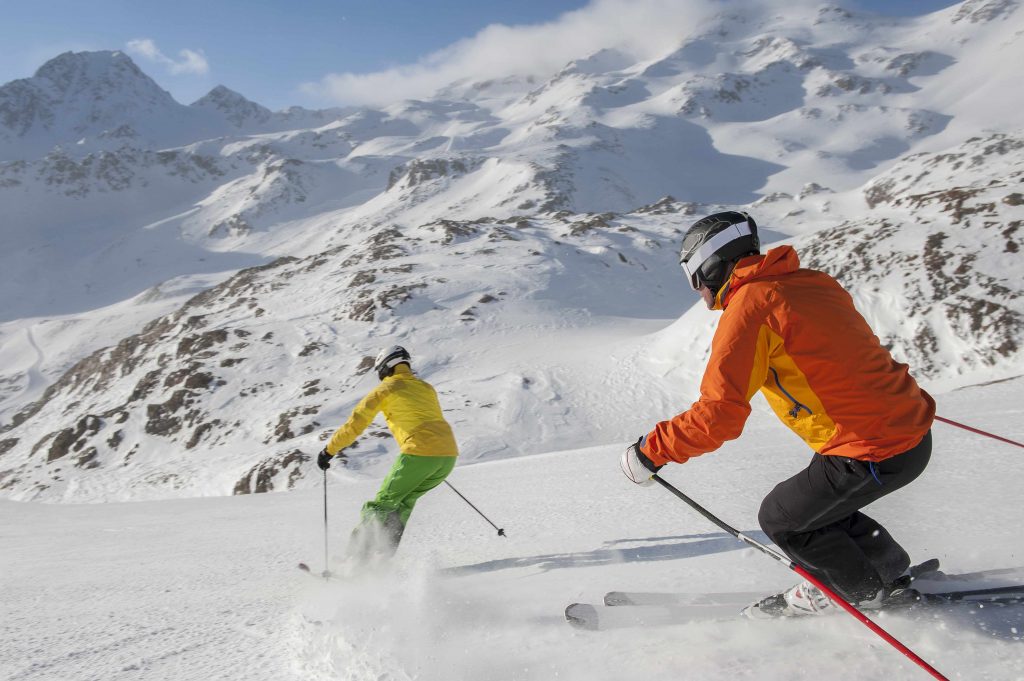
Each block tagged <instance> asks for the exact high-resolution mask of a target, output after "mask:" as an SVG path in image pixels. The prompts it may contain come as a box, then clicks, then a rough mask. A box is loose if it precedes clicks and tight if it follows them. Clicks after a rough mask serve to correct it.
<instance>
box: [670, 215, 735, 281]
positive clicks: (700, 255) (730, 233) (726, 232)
mask: <svg viewBox="0 0 1024 681" xmlns="http://www.w3.org/2000/svg"><path fill="white" fill-rule="evenodd" d="M753 233H754V230H753V229H751V227H750V222H749V221H747V222H738V223H735V224H732V225H729V226H728V227H726V228H725V229H723V230H722V231H721V232H719V233H718V234H715V235H714V236H713V237H711V238H710V239H708V240H707V241H705V242H703V243H701V242H700V241H697V242H696V243H694V244H692V245H690V246H689V247H688V245H687V243H686V240H685V239H684V240H683V247H682V252H681V253H680V255H679V266H680V267H682V268H683V271H684V272H686V277H687V279H689V281H690V288H692V289H693V290H694V291H696V290H697V289H698V288H700V285H701V283H702V279H701V272H700V269H701V266H703V265H704V264H705V263H706V262H707V261H708V260H710V259H711V258H712V256H714V255H715V254H716V253H718V252H719V251H720V250H722V249H723V248H724V247H725V246H727V245H729V244H730V243H732V242H733V241H736V240H737V239H742V238H743V237H746V236H750V235H751V234H753Z"/></svg>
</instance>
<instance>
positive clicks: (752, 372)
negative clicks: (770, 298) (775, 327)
mask: <svg viewBox="0 0 1024 681" xmlns="http://www.w3.org/2000/svg"><path fill="white" fill-rule="evenodd" d="M759 294H760V292H757V291H751V290H746V291H740V292H737V296H736V299H734V300H733V301H732V302H731V304H730V305H729V307H728V308H726V310H725V311H724V312H723V313H722V318H721V320H720V321H719V324H718V329H717V330H716V331H715V337H714V340H713V341H712V343H711V357H710V359H709V360H708V365H707V368H706V369H705V370H704V378H703V379H702V380H701V385H700V399H698V400H697V401H696V402H694V403H693V405H692V406H691V407H690V408H689V409H688V410H687V411H685V412H683V413H682V414H679V415H678V416H675V417H674V418H672V419H670V420H668V421H662V422H661V423H659V424H658V425H656V426H655V427H654V430H652V431H651V432H650V434H648V436H647V441H646V442H645V443H644V447H643V452H644V454H645V455H647V457H648V458H649V459H651V461H653V462H654V463H655V464H658V465H661V464H664V463H668V462H670V461H674V462H677V463H685V462H686V460H687V459H690V458H693V457H695V456H700V455H701V454H706V453H707V452H713V451H714V450H716V449H718V448H719V447H721V446H722V443H724V442H725V441H727V440H734V439H736V438H737V437H739V436H740V433H741V432H742V431H743V424H744V423H746V420H747V416H749V415H750V399H751V398H752V397H753V396H754V393H756V392H757V391H758V389H760V387H761V386H762V385H764V382H765V378H766V376H767V374H768V354H769V343H770V341H769V337H768V334H767V327H766V326H765V324H764V320H765V315H766V314H767V304H766V303H767V301H765V300H760V301H758V300H755V298H757V297H758V295H759Z"/></svg>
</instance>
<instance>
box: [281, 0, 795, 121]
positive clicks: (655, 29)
mask: <svg viewBox="0 0 1024 681" xmlns="http://www.w3.org/2000/svg"><path fill="white" fill-rule="evenodd" d="M802 1H803V0H795V2H797V3H800V2H802ZM765 4H766V3H763V2H759V1H757V0H735V1H733V2H729V1H723V0H685V2H684V1H682V0H592V1H591V2H590V4H588V5H587V6H586V7H583V8H581V9H579V10H574V11H571V12H566V13H565V14H562V15H561V16H559V17H558V18H557V19H555V20H553V21H550V22H547V23H544V24H535V25H528V26H505V25H500V24H495V25H491V26H488V27H487V28H484V29H483V30H481V31H480V32H479V33H477V34H476V35H475V36H473V37H471V38H467V39H464V40H461V41H459V42H457V43H454V44H453V45H450V46H448V47H446V48H444V49H442V50H439V51H437V52H434V53H433V54H430V55H427V56H426V57H424V58H422V59H420V60H419V61H418V62H416V63H414V64H409V65H403V66H399V67H395V68H391V69H387V70H384V71H377V72H374V73H364V74H356V73H332V74H329V75H327V76H325V77H323V78H322V79H321V80H319V81H317V82H314V83H306V84H304V85H302V86H301V89H302V90H303V91H304V92H305V93H306V94H308V95H311V96H315V97H319V98H323V99H326V100H329V101H334V102H338V103H344V104H359V103H365V104H383V103H387V102H393V101H396V100H398V99H402V98H415V97H424V96H428V95H430V94H431V93H433V92H435V91H437V90H438V89H439V88H441V87H443V86H444V85H447V84H448V83H451V82H454V81H456V80H459V79H462V78H470V79H473V80H484V79H492V78H501V77H503V76H506V75H510V74H516V75H523V76H527V75H533V76H544V75H547V74H550V73H553V72H555V71H557V70H558V69H560V68H561V67H562V66H564V65H565V64H566V63H567V62H569V61H571V60H573V59H579V58H583V57H587V56H590V55H591V54H593V53H595V52H597V51H598V50H601V49H604V48H612V49H617V50H620V51H623V52H627V53H629V54H631V55H633V56H635V57H637V58H638V59H644V58H651V57H655V56H658V55H660V54H664V53H665V52H666V51H670V50H673V49H675V48H677V47H679V46H680V44H681V42H682V41H683V40H684V39H685V38H686V36H687V35H691V34H692V33H693V32H694V31H695V30H699V27H700V25H701V24H703V23H704V22H705V21H706V20H707V19H708V17H710V16H712V15H714V14H718V13H722V12H726V11H729V10H737V11H740V10H742V11H744V12H756V11H757V9H758V7H759V6H764V5H765ZM776 7H777V6H776Z"/></svg>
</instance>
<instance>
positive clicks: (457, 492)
mask: <svg viewBox="0 0 1024 681" xmlns="http://www.w3.org/2000/svg"><path fill="white" fill-rule="evenodd" d="M444 484H446V485H448V486H449V487H451V489H452V491H453V492H455V493H456V494H458V495H459V497H461V498H462V500H463V501H465V502H466V503H467V504H469V507H470V508H471V509H473V510H474V511H476V512H477V513H480V509H479V508H477V507H476V506H474V505H473V504H472V502H470V500H469V499H467V498H466V497H464V496H462V493H461V492H460V491H459V490H457V489H455V487H454V486H453V485H452V483H450V482H448V481H447V480H445V481H444ZM480 517H481V518H483V519H484V520H486V521H487V522H489V523H491V519H490V518H488V517H487V516H485V515H484V514H483V513H480ZM491 527H493V528H494V529H496V530H497V531H498V536H499V537H504V536H505V530H503V529H501V528H500V527H498V526H497V525H495V524H494V523H491Z"/></svg>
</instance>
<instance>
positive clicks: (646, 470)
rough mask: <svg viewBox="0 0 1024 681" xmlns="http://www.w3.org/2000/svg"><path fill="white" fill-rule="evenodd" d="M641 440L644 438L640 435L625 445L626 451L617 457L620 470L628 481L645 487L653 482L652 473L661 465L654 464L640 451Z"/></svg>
mask: <svg viewBox="0 0 1024 681" xmlns="http://www.w3.org/2000/svg"><path fill="white" fill-rule="evenodd" d="M643 441H644V438H643V437H641V438H639V439H638V440H637V441H636V442H634V443H633V444H631V445H630V446H628V447H626V451H624V452H623V453H622V458H621V459H619V466H621V467H622V472H623V473H624V474H625V476H626V477H627V478H629V481H630V482H632V483H635V484H637V485H641V486H643V487H646V486H647V485H653V484H654V480H653V477H654V474H655V473H657V472H658V469H660V468H661V466H655V465H654V463H653V462H652V461H651V460H650V459H648V458H647V457H646V456H644V453H643V452H641V451H640V445H641V444H642V443H643Z"/></svg>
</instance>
